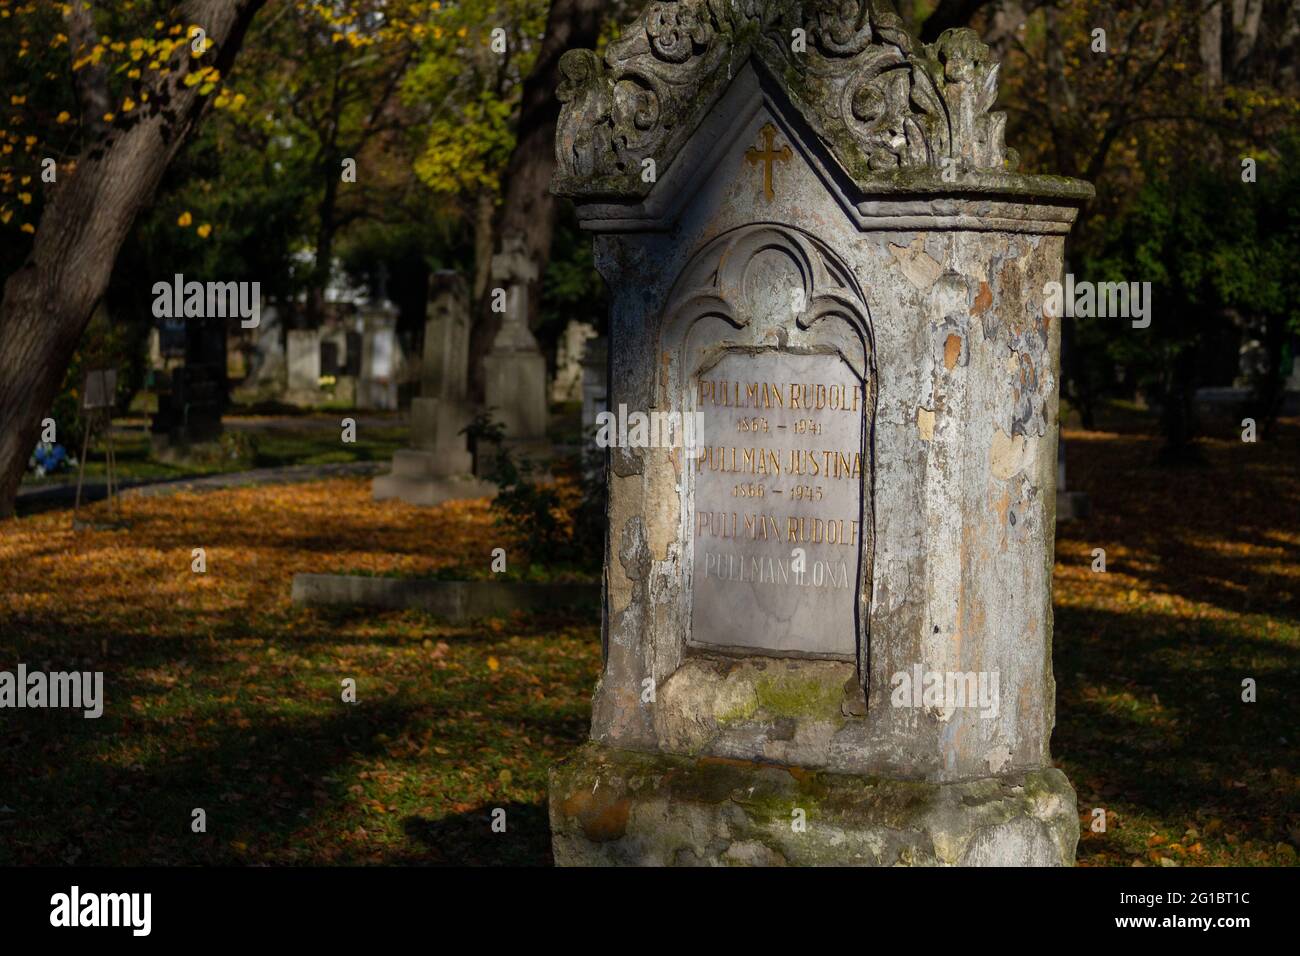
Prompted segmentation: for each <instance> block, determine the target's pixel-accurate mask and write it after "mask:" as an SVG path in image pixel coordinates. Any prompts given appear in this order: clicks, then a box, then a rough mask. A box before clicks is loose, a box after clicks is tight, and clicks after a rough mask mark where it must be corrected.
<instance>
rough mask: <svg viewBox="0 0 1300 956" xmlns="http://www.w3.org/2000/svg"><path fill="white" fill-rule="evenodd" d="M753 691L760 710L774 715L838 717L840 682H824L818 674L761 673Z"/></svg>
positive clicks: (826, 718)
mask: <svg viewBox="0 0 1300 956" xmlns="http://www.w3.org/2000/svg"><path fill="white" fill-rule="evenodd" d="M754 691H755V694H756V696H757V697H758V707H759V709H760V710H762V711H764V712H766V713H767V714H770V715H771V716H774V717H794V718H801V717H802V718H813V719H815V720H839V719H841V715H840V703H841V701H842V699H843V697H844V688H843V685H842V682H837V681H835V680H830V681H827V680H824V679H822V678H821V677H820V675H803V674H792V673H785V674H776V675H769V674H764V675H762V676H761V677H759V679H758V681H757V683H756V684H755V687H754Z"/></svg>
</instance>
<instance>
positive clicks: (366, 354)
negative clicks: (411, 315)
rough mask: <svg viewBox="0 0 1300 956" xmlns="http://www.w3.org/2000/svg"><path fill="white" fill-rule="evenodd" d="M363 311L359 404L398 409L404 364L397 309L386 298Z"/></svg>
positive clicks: (365, 406)
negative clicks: (398, 387)
mask: <svg viewBox="0 0 1300 956" xmlns="http://www.w3.org/2000/svg"><path fill="white" fill-rule="evenodd" d="M362 315H363V317H364V322H365V331H364V333H363V336H362V340H361V377H360V379H359V380H358V382H357V407H358V408H363V409H373V410H378V411H396V409H397V377H398V374H399V373H400V371H401V366H402V353H401V346H400V345H398V342H397V310H396V309H395V308H394V307H393V305H392V303H390V302H388V301H386V300H385V301H382V302H380V303H379V304H377V305H373V306H368V307H367V308H366V309H364V310H363V312H362Z"/></svg>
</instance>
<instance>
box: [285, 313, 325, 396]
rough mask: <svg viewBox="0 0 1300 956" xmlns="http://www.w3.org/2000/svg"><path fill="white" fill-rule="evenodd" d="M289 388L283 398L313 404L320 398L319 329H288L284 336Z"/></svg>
mask: <svg viewBox="0 0 1300 956" xmlns="http://www.w3.org/2000/svg"><path fill="white" fill-rule="evenodd" d="M285 353H286V356H287V358H286V361H287V363H288V367H289V390H288V392H286V393H285V398H286V399H287V400H289V401H290V402H294V403H296V404H306V405H310V404H314V403H315V402H316V401H317V400H318V399H319V398H320V330H318V329H290V330H289V332H288V333H287V335H286V336H285Z"/></svg>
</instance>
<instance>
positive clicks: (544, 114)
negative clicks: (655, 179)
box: [469, 0, 605, 398]
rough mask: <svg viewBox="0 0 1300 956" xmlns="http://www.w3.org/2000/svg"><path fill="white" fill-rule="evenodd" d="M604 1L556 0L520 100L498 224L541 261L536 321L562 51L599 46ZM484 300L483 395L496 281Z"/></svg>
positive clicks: (479, 369) (547, 238)
mask: <svg viewBox="0 0 1300 956" xmlns="http://www.w3.org/2000/svg"><path fill="white" fill-rule="evenodd" d="M604 7H605V4H604V3H603V2H602V0H555V2H554V3H552V4H551V10H550V13H549V14H548V15H547V17H546V35H545V36H544V37H543V39H542V48H541V50H540V51H539V52H538V54H537V62H536V64H535V65H534V66H533V71H532V72H531V73H530V74H529V75H528V78H527V79H526V80H525V81H524V89H523V99H522V102H521V103H520V106H519V126H518V130H517V136H516V140H515V148H514V152H512V153H511V154H510V164H509V165H508V166H507V167H506V174H505V177H504V178H505V183H506V195H505V201H504V203H503V204H502V206H501V209H500V211H499V215H498V217H497V226H496V228H495V229H494V230H493V234H494V236H495V237H496V239H497V241H498V243H499V241H501V240H504V239H505V238H506V237H508V236H523V237H524V242H525V245H526V247H527V249H528V253H529V255H530V256H531V257H532V259H533V261H534V262H535V263H536V264H537V274H538V279H537V281H536V282H534V283H532V288H530V289H529V290H528V302H529V309H528V315H529V318H530V321H531V322H534V323H535V322H536V320H537V315H538V311H539V310H538V303H539V302H540V301H541V281H542V280H541V276H542V275H543V274H544V273H545V272H546V264H547V262H549V261H550V258H551V233H552V231H553V229H554V227H555V197H554V196H552V195H551V175H552V173H554V171H555V124H556V121H557V120H558V119H559V118H560V101H559V100H558V99H556V97H555V88H556V87H557V86H559V83H560V57H561V56H562V55H563V54H564V53H565V52H566V51H568V50H572V49H576V48H581V47H594V46H595V45H596V40H597V38H598V37H599V33H600V24H601V18H602V14H603V12H604ZM488 286H489V288H488V289H487V293H488V294H487V295H485V296H484V297H483V298H482V299H480V300H479V303H478V321H477V322H475V323H474V327H473V329H472V330H471V334H470V347H469V373H470V387H471V389H472V393H473V394H474V395H476V396H478V397H480V398H481V397H482V391H483V356H484V355H486V354H487V353H488V351H489V350H490V349H491V348H492V341H493V340H494V339H495V338H496V335H497V331H498V330H499V329H500V327H501V316H500V315H499V314H497V313H495V312H493V311H492V308H491V299H492V295H491V291H492V290H491V288H490V286H491V282H490V281H489V282H488Z"/></svg>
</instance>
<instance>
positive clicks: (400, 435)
mask: <svg viewBox="0 0 1300 956" xmlns="http://www.w3.org/2000/svg"><path fill="white" fill-rule="evenodd" d="M409 417H410V416H409V412H406V411H403V412H400V413H399V412H394V413H374V412H357V411H339V412H312V413H305V412H298V413H289V414H286V413H284V412H278V413H272V414H238V413H235V414H229V415H227V416H225V417H224V418H223V420H222V424H223V426H224V427H225V429H226V431H227V432H229V433H231V434H232V436H242V437H234V438H233V440H232V441H231V442H230V443H229V447H230V448H231V449H232V451H235V452H237V453H238V455H237V457H236V456H233V455H232V457H230V458H226V459H205V460H202V461H179V462H165V461H158V460H156V459H154V458H153V457H152V456H151V454H150V448H149V434H148V428H149V423H148V419H147V418H137V417H125V418H120V419H117V420H116V421H114V423H113V442H114V446H115V447H116V450H117V466H118V483H119V485H120V487H121V488H122V489H123V492H124V493H125V494H136V495H151V494H168V493H172V492H174V491H177V490H194V491H200V490H210V489H215V488H230V487H237V486H240V485H256V484H281V483H284V482H287V481H310V480H312V479H316V478H326V477H334V476H341V475H358V476H373V475H376V474H379V473H380V472H382V471H384V470H386V468H387V467H388V464H389V461H390V459H391V458H392V454H393V451H394V450H395V449H397V448H401V447H403V445H404V444H405V443H406V440H407V439H406V436H407V431H408V429H409ZM344 419H352V420H353V421H355V423H356V441H354V442H343V441H342V440H341V437H340V436H341V423H342V422H343V420H344ZM104 450H105V442H104V439H103V437H102V436H99V435H97V436H96V439H95V441H94V442H93V443H92V446H91V450H90V454H89V455H88V456H87V458H88V459H89V460H88V462H87V466H86V479H85V484H84V486H83V488H82V500H83V502H84V501H99V500H102V499H103V498H104V497H105V496H106V494H107V490H106V489H107V486H106V483H105V481H104ZM76 483H77V469H76V468H75V467H71V468H65V469H63V470H62V471H60V472H58V473H57V474H53V475H49V476H45V477H42V478H36V477H35V476H33V475H28V476H27V478H26V479H25V480H24V482H23V484H22V486H21V487H20V488H19V491H18V505H17V511H18V513H19V514H32V513H34V512H36V511H40V510H44V509H47V508H64V507H66V508H71V507H72V504H73V501H74V499H75V496H76Z"/></svg>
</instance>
